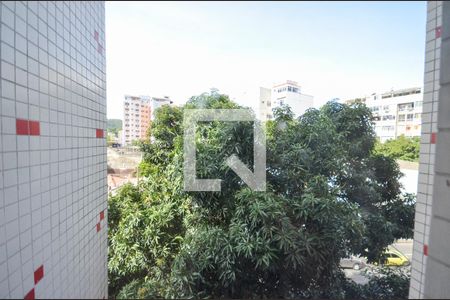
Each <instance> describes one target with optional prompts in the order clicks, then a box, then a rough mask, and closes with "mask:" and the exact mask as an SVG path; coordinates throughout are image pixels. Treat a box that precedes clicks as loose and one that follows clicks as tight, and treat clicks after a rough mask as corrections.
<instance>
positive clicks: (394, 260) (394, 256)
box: [381, 249, 410, 266]
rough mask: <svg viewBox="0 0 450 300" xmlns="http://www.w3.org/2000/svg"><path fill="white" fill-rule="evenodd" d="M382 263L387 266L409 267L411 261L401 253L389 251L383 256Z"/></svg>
mask: <svg viewBox="0 0 450 300" xmlns="http://www.w3.org/2000/svg"><path fill="white" fill-rule="evenodd" d="M381 263H382V264H384V265H385V266H407V265H409V264H410V261H409V259H408V258H407V257H406V256H405V255H404V254H403V253H401V252H400V251H397V250H394V249H388V250H386V251H385V252H384V253H383V254H382V258H381Z"/></svg>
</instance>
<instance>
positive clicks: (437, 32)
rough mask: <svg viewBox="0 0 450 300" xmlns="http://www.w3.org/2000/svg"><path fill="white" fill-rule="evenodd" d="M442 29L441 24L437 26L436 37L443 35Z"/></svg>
mask: <svg viewBox="0 0 450 300" xmlns="http://www.w3.org/2000/svg"><path fill="white" fill-rule="evenodd" d="M441 31H442V28H441V26H438V27H436V38H437V39H438V38H440V37H441Z"/></svg>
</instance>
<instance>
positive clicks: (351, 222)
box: [109, 91, 414, 298]
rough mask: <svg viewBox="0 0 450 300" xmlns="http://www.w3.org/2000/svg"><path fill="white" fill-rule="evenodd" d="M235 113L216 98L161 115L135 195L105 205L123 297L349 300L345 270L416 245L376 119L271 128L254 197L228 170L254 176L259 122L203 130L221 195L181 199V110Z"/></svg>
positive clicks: (292, 122) (337, 112)
mask: <svg viewBox="0 0 450 300" xmlns="http://www.w3.org/2000/svg"><path fill="white" fill-rule="evenodd" d="M189 108H239V106H238V105H237V104H236V103H234V102H232V101H231V100H230V99H229V98H228V97H227V96H226V95H222V94H219V93H218V92H217V91H213V92H211V93H205V94H202V95H199V96H196V97H192V98H191V99H190V101H188V103H187V104H186V105H185V106H184V107H170V106H163V107H162V108H160V109H158V110H157V111H156V119H155V121H154V122H152V124H151V127H150V130H149V134H150V136H151V141H150V139H149V141H147V142H145V143H144V144H143V145H142V149H143V151H144V153H145V155H144V162H143V163H142V164H141V175H143V176H145V177H146V178H145V179H144V180H143V181H142V182H141V183H140V185H139V186H137V187H134V186H131V185H128V186H126V187H124V188H123V189H122V190H121V191H120V192H119V193H118V194H117V195H116V196H114V197H111V198H110V201H109V227H110V228H109V243H110V249H109V273H110V274H109V278H110V281H111V282H110V287H111V294H117V293H118V296H119V297H150V298H156V297H163V298H191V297H194V298H200V297H214V298H216V297H233V298H255V297H270V298H272V297H273V298H275V297H283V298H300V297H305V298H310V297H322V298H345V297H346V296H347V297H348V295H346V291H345V284H343V282H344V281H345V278H344V276H343V273H342V271H341V270H340V268H339V261H340V259H341V258H342V257H345V256H347V255H348V254H350V253H353V254H360V255H364V256H366V257H368V259H369V260H371V261H376V260H377V259H379V257H380V255H381V252H382V251H383V250H384V249H385V247H387V246H388V245H389V244H391V243H392V242H393V241H394V240H395V239H397V238H410V237H412V218H413V212H414V199H413V197H411V196H408V197H404V196H403V195H401V194H400V185H399V182H398V179H399V178H400V176H401V173H400V171H399V169H398V166H397V164H396V163H395V161H394V160H393V159H392V158H390V157H386V156H384V155H382V154H378V153H375V151H374V146H375V141H376V139H375V135H374V132H373V129H372V123H371V112H370V111H369V109H368V108H367V107H365V106H364V105H363V104H354V105H352V106H348V105H345V104H339V103H336V102H329V103H327V104H326V105H324V106H323V107H322V108H321V109H310V110H308V111H307V112H306V113H305V114H304V115H303V116H302V117H300V118H294V117H293V114H292V112H291V110H290V109H289V107H281V108H279V109H277V110H276V111H275V112H274V115H275V120H273V121H268V122H267V123H266V124H263V125H265V133H266V138H267V145H266V146H267V190H266V191H265V192H255V191H252V190H251V189H249V188H248V187H247V186H246V185H245V184H244V182H243V181H242V180H241V179H240V178H239V177H238V176H237V175H236V174H235V173H234V172H233V171H232V170H231V169H230V168H229V167H228V166H227V165H226V164H225V159H226V158H227V157H229V156H230V155H231V154H236V155H238V157H239V159H240V160H241V161H243V162H244V163H246V164H247V165H248V166H249V167H250V168H251V169H252V165H253V124H252V122H202V123H200V124H199V125H198V128H197V131H196V145H197V178H205V179H206V178H211V179H213V178H220V179H222V186H221V188H222V190H221V191H220V192H186V191H184V190H183V120H182V118H183V111H184V109H189Z"/></svg>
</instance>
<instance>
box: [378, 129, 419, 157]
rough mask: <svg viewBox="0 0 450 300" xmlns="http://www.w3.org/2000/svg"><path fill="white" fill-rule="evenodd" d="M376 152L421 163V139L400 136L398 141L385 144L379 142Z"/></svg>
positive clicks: (393, 140)
mask: <svg viewBox="0 0 450 300" xmlns="http://www.w3.org/2000/svg"><path fill="white" fill-rule="evenodd" d="M375 152H376V153H380V154H383V155H385V156H388V157H391V158H393V159H400V160H406V161H415V162H418V161H419V152H420V138H419V137H412V138H409V137H405V136H404V135H401V136H399V137H398V138H396V139H392V140H387V141H386V142H384V143H380V142H379V141H377V143H376V144H375Z"/></svg>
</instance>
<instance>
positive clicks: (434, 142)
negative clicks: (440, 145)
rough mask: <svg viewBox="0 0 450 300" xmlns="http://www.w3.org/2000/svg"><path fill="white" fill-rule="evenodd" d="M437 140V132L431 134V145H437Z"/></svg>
mask: <svg viewBox="0 0 450 300" xmlns="http://www.w3.org/2000/svg"><path fill="white" fill-rule="evenodd" d="M436 140H437V136H436V132H433V133H431V139H430V143H432V144H436Z"/></svg>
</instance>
